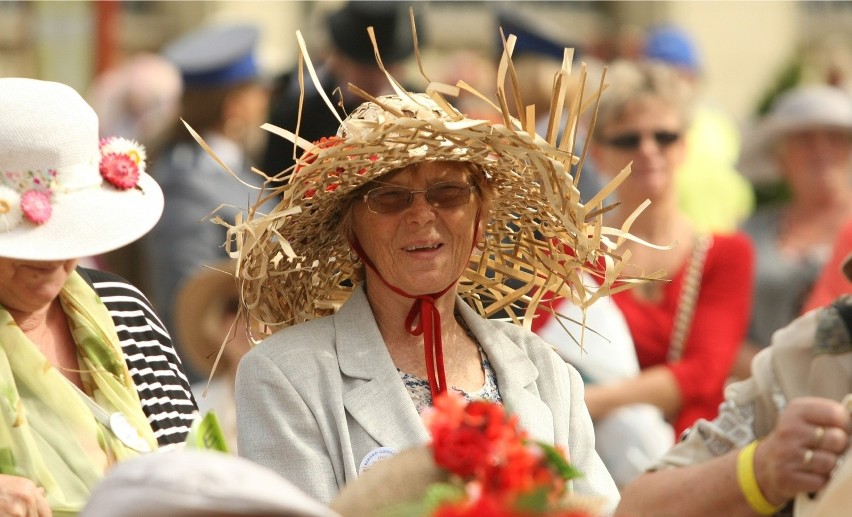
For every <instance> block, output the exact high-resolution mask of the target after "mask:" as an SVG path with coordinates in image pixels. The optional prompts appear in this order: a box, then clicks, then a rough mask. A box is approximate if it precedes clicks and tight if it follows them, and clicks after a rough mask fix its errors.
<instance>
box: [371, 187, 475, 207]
mask: <svg viewBox="0 0 852 517" xmlns="http://www.w3.org/2000/svg"><path fill="white" fill-rule="evenodd" d="M475 191H476V187H475V186H474V185H470V184H469V183H464V182H461V181H441V182H438V183H433V184H432V185H429V186H428V187H426V188H425V189H422V190H412V189H410V188H406V187H403V186H400V185H383V186H380V187H376V188H374V189H371V190H369V191H368V192H367V193H366V194H364V196H363V198H362V199H363V201H364V202H365V203H366V204H367V208H369V209H370V211H371V212H373V213H376V214H392V213H395V212H401V211H403V210H405V209H406V208H408V207H409V206H411V203H412V202H413V201H414V195H415V194H423V195H424V196H425V197H426V201H427V202H428V203H429V204H430V205H432V206H434V207H436V208H457V207H460V206H464V205H466V204H468V203H470V195H471V193H473V192H475Z"/></svg>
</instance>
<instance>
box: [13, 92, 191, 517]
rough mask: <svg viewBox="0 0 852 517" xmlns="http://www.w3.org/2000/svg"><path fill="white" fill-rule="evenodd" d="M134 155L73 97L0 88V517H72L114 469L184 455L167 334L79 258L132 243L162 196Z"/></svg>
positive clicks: (184, 398)
mask: <svg viewBox="0 0 852 517" xmlns="http://www.w3.org/2000/svg"><path fill="white" fill-rule="evenodd" d="M144 158H145V154H144V151H143V150H142V148H141V147H139V146H138V145H137V144H135V142H131V141H127V140H123V139H104V140H100V141H99V139H98V119H97V116H96V115H95V112H94V111H93V110H92V108H91V107H90V106H89V105H88V104H86V102H85V101H84V100H83V99H82V97H80V95H78V94H77V92H75V91H74V90H73V89H71V88H70V87H68V86H65V85H63V84H59V83H54V82H47V81H38V80H33V79H21V78H5V79H0V392H2V394H3V403H2V404H0V406H2V409H0V451H2V454H0V514H2V515H39V516H47V515H51V513H52V515H73V514H76V513H77V512H79V511H80V509H81V508H82V507H83V505H84V504H85V502H86V500H87V499H88V496H89V491H90V489H91V488H92V487H93V485H94V484H95V483H97V481H98V480H99V479H100V478H101V477H102V476H103V474H104V472H105V471H106V470H107V469H109V468H110V467H111V466H112V465H113V464H114V463H115V462H117V461H121V460H124V459H125V458H128V457H132V456H134V455H137V454H139V453H140V452H147V451H151V450H154V449H157V448H158V447H172V446H174V445H175V444H179V443H181V442H183V441H184V439H185V437H186V434H187V432H188V430H189V427H190V425H191V423H192V421H193V420H194V418H195V402H194V400H193V398H192V395H191V393H190V390H189V385H188V383H187V380H186V377H185V375H184V373H183V369H182V366H181V362H180V360H179V359H178V357H177V356H176V355H175V352H174V349H173V348H172V345H171V341H170V339H169V336H168V334H166V332H165V331H164V330H163V325H162V323H161V322H160V320H159V318H158V317H157V316H156V315H155V313H154V311H153V310H152V309H151V307H150V304H149V303H148V301H147V300H146V299H145V297H144V296H143V295H142V294H141V293H140V292H139V291H138V290H137V289H136V288H135V287H133V286H132V285H130V284H128V283H127V282H125V281H124V280H123V279H121V278H119V277H117V276H115V275H112V274H109V273H106V272H101V271H95V270H87V269H83V268H79V267H77V266H76V265H77V259H78V257H87V256H91V255H97V254H100V253H103V252H106V251H110V250H113V249H116V248H118V247H120V246H123V245H125V244H127V243H129V242H132V241H134V240H135V239H138V238H139V237H141V236H142V235H144V234H145V233H146V232H147V231H148V230H150V229H151V227H152V226H153V225H154V223H156V222H157V219H158V218H159V216H160V213H161V211H162V209H163V195H162V192H161V191H160V189H159V187H158V186H157V184H156V183H155V182H154V180H153V179H152V178H151V177H150V176H148V175H147V174H145V172H144Z"/></svg>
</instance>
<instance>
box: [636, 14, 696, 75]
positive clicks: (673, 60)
mask: <svg viewBox="0 0 852 517" xmlns="http://www.w3.org/2000/svg"><path fill="white" fill-rule="evenodd" d="M645 57H646V58H647V59H654V60H657V61H663V62H664V63H668V64H669V65H674V66H678V67H681V68H685V69H687V70H692V71H694V72H698V71H699V70H700V69H701V60H700V59H699V57H698V49H697V48H696V47H695V43H694V42H693V40H692V37H691V36H690V35H689V34H688V33H687V32H686V31H684V30H683V29H680V28H678V27H675V26H672V25H664V26H660V27H655V28H653V29H651V31H650V32H649V33H648V38H647V40H646V42H645Z"/></svg>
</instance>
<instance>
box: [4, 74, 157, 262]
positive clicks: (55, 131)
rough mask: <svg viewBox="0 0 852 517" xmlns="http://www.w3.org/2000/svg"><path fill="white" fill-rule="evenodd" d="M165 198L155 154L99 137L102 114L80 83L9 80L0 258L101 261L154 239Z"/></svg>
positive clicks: (6, 86)
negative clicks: (149, 158) (148, 236)
mask: <svg viewBox="0 0 852 517" xmlns="http://www.w3.org/2000/svg"><path fill="white" fill-rule="evenodd" d="M162 211H163V192H162V190H160V187H159V185H157V183H156V182H155V181H154V179H153V178H151V176H149V175H148V174H146V173H145V151H144V149H143V148H142V146H140V145H139V144H137V143H136V142H133V141H130V140H126V139H123V138H108V139H103V140H99V138H98V117H97V115H96V114H95V112H94V110H93V109H92V108H91V106H89V105H88V104H87V103H86V101H84V100H83V98H82V97H81V96H80V95H79V94H78V93H77V92H76V91H75V90H74V89H73V88H71V87H69V86H66V85H64V84H61V83H55V82H50V81H40V80H36V79H25V78H3V79H0V257H6V258H14V259H23V260H42V261H47V260H67V259H72V258H79V257H87V256H92V255H98V254H101V253H105V252H108V251H112V250H114V249H117V248H120V247H122V246H124V245H126V244H129V243H131V242H133V241H135V240H136V239H138V238H140V237H141V236H143V235H144V234H145V233H147V232H148V231H149V230H150V229H151V228H152V227H153V226H154V224H156V222H157V220H159V218H160V215H161V214H162Z"/></svg>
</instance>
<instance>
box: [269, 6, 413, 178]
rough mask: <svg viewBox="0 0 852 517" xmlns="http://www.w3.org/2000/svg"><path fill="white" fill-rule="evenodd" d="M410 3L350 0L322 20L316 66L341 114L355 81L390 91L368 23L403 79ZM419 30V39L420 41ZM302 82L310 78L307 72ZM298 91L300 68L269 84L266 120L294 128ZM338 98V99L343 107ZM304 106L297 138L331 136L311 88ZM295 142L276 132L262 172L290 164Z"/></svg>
mask: <svg viewBox="0 0 852 517" xmlns="http://www.w3.org/2000/svg"><path fill="white" fill-rule="evenodd" d="M410 5H411V4H408V3H405V2H395V1H366V0H365V1H361V0H359V1H351V2H346V3H345V4H344V5H343V6H342V7H341V8H340V9H338V10H336V11H334V12H332V13H331V14H329V15H328V17H327V18H326V29H327V33H328V42H329V48H328V49H327V54H326V55H325V57H324V59H323V60H322V62H321V63H319V64H318V66H317V67H316V72H317V76H318V77H319V81H320V83H321V84H323V85H324V86H325V88H326V90H325V93H326V95H327V97H328V98H329V99H330V100H331V101H332V103H334V105H335V109H336V110H337V111H338V113H340V114H341V116H342V117H345V116H346V114H347V113H349V112H350V111H351V110H353V109H355V107H356V106H357V105H358V104H359V103H360V100H359V99H357V98H353V96H352V93H351V92H349V90H348V88H347V85H348V84H349V83H352V84H356V85H358V86H359V87H360V88H362V89H363V90H364V91H367V92H370V93H371V94H373V95H381V94H382V93H391V90H390V87H389V85H388V82H387V77H386V76H385V74H384V73H383V72H382V71H381V70H379V69H378V67H376V58H375V54H374V52H373V45H372V43H371V42H370V37H369V35H368V34H367V27H373V29H374V30H375V34H376V42H377V43H378V44H379V47H380V48H381V49H382V62H383V63H384V65H385V67H387V68H388V70H389V71H390V72H391V73H393V74H394V75H395V76H396V77H403V74H402V73H401V72H402V69H401V67H402V64H403V63H404V61H405V60H406V59H407V58H409V57H410V56H411V55H412V54H413V53H414V41H413V37H412V33H411V22H410V20H409V16H408V8H409V6H410ZM423 37H424V34H423V30H422V28H421V30H420V31H419V33H418V38H419V40H420V42H421V45H422V42H423ZM304 80H305V82H306V83H307V82H310V80H311V79H310V78H309V77H307V75H305V77H304ZM301 95H302V90H301V88H300V86H299V72H298V70H292V71H289V72H287V73H286V74H284V75H282V76H281V77H279V78H278V79H277V80H276V82H275V85H274V87H273V95H272V100H271V102H270V112H269V123H270V124H273V125H275V126H278V127H281V128H285V129H288V130H292V131H294V132H295V131H296V122H297V120H298V117H299V103H300V96H301ZM339 101H342V106H341V105H340V103H339ZM303 102H304V107H303V109H302V114H303V115H302V118H301V121H300V125H299V127H298V134H299V136H300V137H301V138H304V139H305V140H308V141H310V142H314V141H317V140H319V139H320V138H322V137H327V136H329V135H333V134H335V132H336V131H337V127H338V126H339V124H340V123H339V121H338V120H337V118H335V117H334V116H333V115H332V113H331V112H330V111H329V109H328V107H327V106H326V104H325V101H324V100H323V99H322V97H321V96H320V95H319V93H317V92H316V91H315V90H314V89H310V88H308V89H306V91H305V92H304V101H303ZM294 163H295V162H294V158H293V145H292V144H290V143H289V142H288V141H286V140H284V139H283V138H280V137H278V136H275V135H271V136H270V137H269V140H268V142H267V143H266V150H265V151H264V155H263V160H262V162H261V167H260V168H261V170H263V172H265V173H266V174H268V175H270V176H275V175H277V174H278V173H280V172H282V171H284V170H286V169H288V168H289V167H291V166H292V165H293V164H294Z"/></svg>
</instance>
